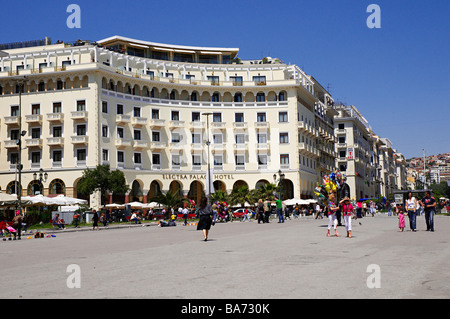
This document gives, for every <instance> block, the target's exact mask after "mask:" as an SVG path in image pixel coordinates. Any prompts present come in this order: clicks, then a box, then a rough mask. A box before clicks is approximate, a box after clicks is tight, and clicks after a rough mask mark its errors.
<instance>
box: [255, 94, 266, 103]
mask: <svg viewBox="0 0 450 319" xmlns="http://www.w3.org/2000/svg"><path fill="white" fill-rule="evenodd" d="M265 101H266V95H265V94H264V93H263V92H259V93H258V94H256V102H265Z"/></svg>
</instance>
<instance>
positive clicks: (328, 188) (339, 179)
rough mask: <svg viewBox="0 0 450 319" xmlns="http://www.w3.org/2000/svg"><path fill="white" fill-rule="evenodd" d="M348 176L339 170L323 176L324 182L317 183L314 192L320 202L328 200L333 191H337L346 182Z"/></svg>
mask: <svg viewBox="0 0 450 319" xmlns="http://www.w3.org/2000/svg"><path fill="white" fill-rule="evenodd" d="M346 180H347V178H346V177H345V175H344V174H343V173H341V172H339V171H337V172H331V173H330V175H326V176H324V177H323V181H322V182H323V183H322V184H321V185H319V183H317V186H316V188H315V189H314V194H315V195H316V196H317V200H318V201H319V202H323V201H326V200H327V198H328V196H329V195H330V194H331V193H337V192H338V191H339V190H340V189H341V188H342V187H343V186H344V184H345V181H346Z"/></svg>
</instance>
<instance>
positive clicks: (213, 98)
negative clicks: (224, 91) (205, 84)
mask: <svg viewBox="0 0 450 319" xmlns="http://www.w3.org/2000/svg"><path fill="white" fill-rule="evenodd" d="M211 102H220V95H219V93H217V92H214V93H213V95H212V96H211Z"/></svg>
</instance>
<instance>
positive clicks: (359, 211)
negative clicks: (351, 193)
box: [356, 201, 363, 218]
mask: <svg viewBox="0 0 450 319" xmlns="http://www.w3.org/2000/svg"><path fill="white" fill-rule="evenodd" d="M356 207H357V208H356V218H362V217H363V215H362V202H361V201H358V203H357V204H356Z"/></svg>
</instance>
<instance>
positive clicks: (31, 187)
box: [27, 181, 44, 196]
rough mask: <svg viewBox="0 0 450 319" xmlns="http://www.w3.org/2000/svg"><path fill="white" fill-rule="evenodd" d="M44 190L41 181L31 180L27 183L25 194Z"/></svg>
mask: <svg viewBox="0 0 450 319" xmlns="http://www.w3.org/2000/svg"><path fill="white" fill-rule="evenodd" d="M43 192H44V185H42V183H41V181H31V182H30V184H28V188H27V195H28V196H32V195H39V194H42V193H43Z"/></svg>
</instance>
